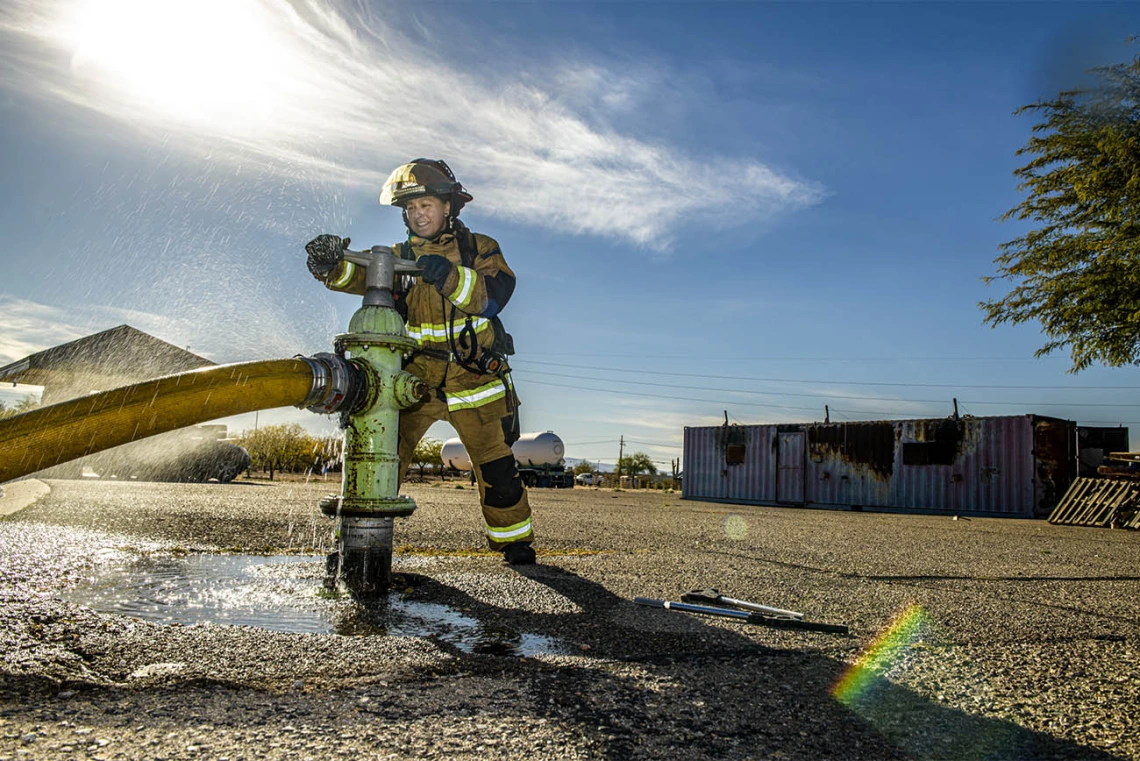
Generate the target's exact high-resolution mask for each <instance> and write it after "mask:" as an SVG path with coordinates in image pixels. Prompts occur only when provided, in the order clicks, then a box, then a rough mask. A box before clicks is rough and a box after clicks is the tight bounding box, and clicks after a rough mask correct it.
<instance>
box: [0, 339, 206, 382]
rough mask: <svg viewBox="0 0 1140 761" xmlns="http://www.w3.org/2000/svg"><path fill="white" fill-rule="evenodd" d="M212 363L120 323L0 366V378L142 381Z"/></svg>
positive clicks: (11, 380)
mask: <svg viewBox="0 0 1140 761" xmlns="http://www.w3.org/2000/svg"><path fill="white" fill-rule="evenodd" d="M214 364H215V363H214V362H211V361H210V360H208V359H206V358H204V357H199V356H198V355H197V354H192V353H191V352H188V351H186V350H185V349H180V348H178V347H177V346H174V345H173V344H169V343H167V342H166V341H163V340H161V339H158V338H155V337H154V336H152V335H150V334H148V333H144V332H142V331H141V330H138V329H136V328H132V327H131V326H130V325H120V326H118V327H116V328H111V329H110V330H104V331H103V332H101V333H95V334H93V335H90V336H86V337H84V338H79V339H76V340H74V341H70V342H68V343H65V344H60V345H59V346H56V347H53V348H51V349H45V350H43V351H41V352H36V353H35V354H31V355H29V356H27V357H24V358H23V359H21V360H17V361H16V362H13V363H11V364H8V365H5V366H4V367H0V381H10V382H13V383H15V382H19V383H28V384H32V385H37V386H49V385H51V383H52V380H53V379H54V378H57V377H58V376H59V375H60V374H75V373H88V374H98V375H107V376H129V377H135V378H137V379H138V380H146V379H149V378H157V377H159V376H162V375H170V374H173V373H180V372H186V371H187V370H196V369H198V368H200V367H210V366H212V365H214Z"/></svg>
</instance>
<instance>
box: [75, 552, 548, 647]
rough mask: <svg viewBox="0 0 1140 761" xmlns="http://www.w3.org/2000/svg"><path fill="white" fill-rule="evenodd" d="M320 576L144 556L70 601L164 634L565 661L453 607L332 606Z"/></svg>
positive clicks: (320, 564) (389, 600)
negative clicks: (227, 629) (289, 636)
mask: <svg viewBox="0 0 1140 761" xmlns="http://www.w3.org/2000/svg"><path fill="white" fill-rule="evenodd" d="M324 574H325V559H324V558H314V557H298V556H292V555H281V556H270V557H264V556H250V555H187V556H183V557H170V556H163V557H153V556H148V557H142V558H137V559H134V560H131V561H128V562H123V563H120V564H117V565H109V566H106V567H104V568H102V569H101V570H100V572H99V576H98V577H97V578H91V579H89V581H88V583H86V584H84V585H81V586H79V587H76V588H74V589H71V590H69V591H68V592H66V593H64V597H65V599H67V600H69V601H70V602H74V603H78V604H80V605H83V606H86V607H89V608H92V609H93V610H97V611H100V612H102V613H112V614H119V615H125V616H130V617H133V618H139V619H142V620H145V621H152V622H156V623H161V624H183V625H189V624H203V623H213V624H228V625H233V626H255V627H258V628H260V629H268V630H270V631H278V632H297V633H310V634H341V635H345V636H398V637H427V638H431V639H435V640H438V641H441V642H445V643H447V644H450V645H453V646H455V647H457V648H459V649H460V650H462V651H463V652H467V653H479V654H486V655H499V656H516V657H517V656H535V655H540V654H557V653H563V652H567V648H566V647H565V646H564V645H563V644H562V643H560V642H558V641H557V640H555V639H552V638H550V637H546V636H543V635H538V634H532V633H529V632H520V631H516V630H513V629H510V628H507V627H503V626H499V625H491V624H485V623H482V622H480V621H478V620H476V619H474V618H472V617H471V616H468V615H466V614H464V613H462V612H460V611H457V610H455V609H454V608H451V607H449V606H447V605H444V604H441V603H433V602H424V601H422V600H411V599H407V597H406V596H405V595H403V594H401V593H399V592H395V591H393V592H389V593H388V594H387V595H385V596H384V597H383V598H381V599H379V600H377V601H376V603H374V604H369V605H361V604H359V603H356V602H354V601H352V599H351V598H350V597H348V596H340V597H337V596H330V595H327V594H325V593H323V586H322V580H323V578H324Z"/></svg>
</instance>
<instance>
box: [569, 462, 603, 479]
mask: <svg viewBox="0 0 1140 761" xmlns="http://www.w3.org/2000/svg"><path fill="white" fill-rule="evenodd" d="M597 472H598V469H597V468H596V467H594V464H593V463H592V462H590V461H589V460H582V462H580V463H578V464H577V465H575V466H574V475H576V476H580V475H582V474H583V473H597Z"/></svg>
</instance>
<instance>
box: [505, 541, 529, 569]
mask: <svg viewBox="0 0 1140 761" xmlns="http://www.w3.org/2000/svg"><path fill="white" fill-rule="evenodd" d="M503 560H505V561H507V562H508V563H509V564H511V565H534V548H533V547H531V546H530V542H512V543H511V544H508V545H507V546H506V547H504V548H503Z"/></svg>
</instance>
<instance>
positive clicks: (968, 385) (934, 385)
mask: <svg viewBox="0 0 1140 761" xmlns="http://www.w3.org/2000/svg"><path fill="white" fill-rule="evenodd" d="M527 364H535V365H546V366H548V367H568V368H575V369H582V368H583V365H581V364H567V363H562V362H536V361H534V360H524V361H521V362H517V363H515V369H518V367H519V366H520V365H521V366H525V365H527ZM585 369H588V370H602V371H606V372H615V373H632V374H635V375H671V376H674V377H681V378H706V379H709V380H738V381H751V382H757V383H818V384H824V385H830V386H895V387H903V388H950V389H954V388H973V389H1013V390H1025V389H1039V390H1052V391H1140V386H1059V385H1033V384H1014V385H1003V384H994V383H989V384H971V383H899V382H888V381H836V380H818V379H817V380H810V379H804V378H757V377H751V376H745V375H708V374H704V373H678V372H665V371H657V370H630V369H626V368H621V367H587V368H585Z"/></svg>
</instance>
